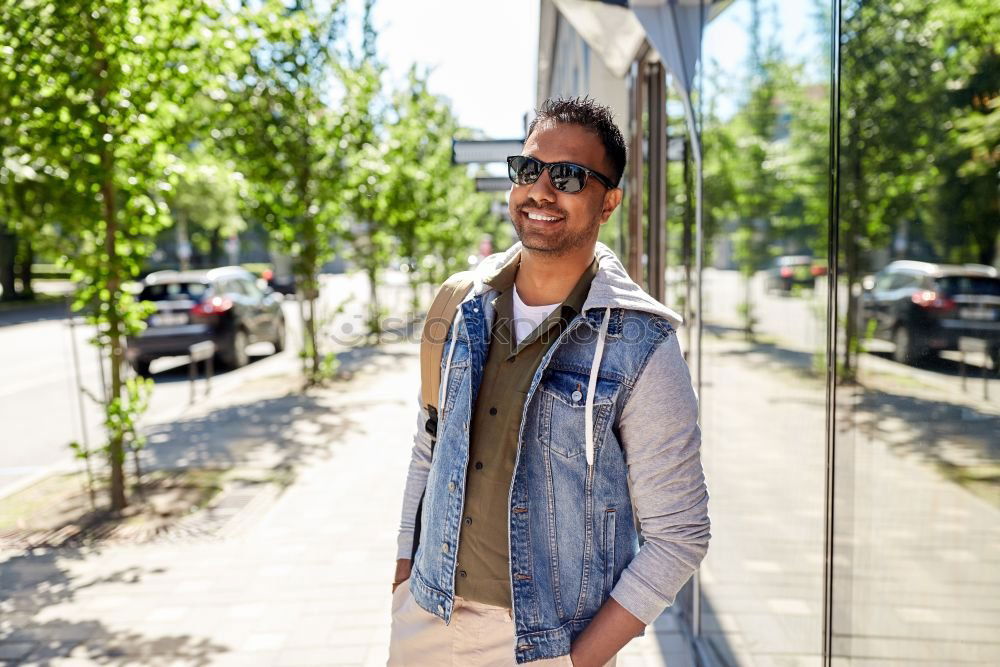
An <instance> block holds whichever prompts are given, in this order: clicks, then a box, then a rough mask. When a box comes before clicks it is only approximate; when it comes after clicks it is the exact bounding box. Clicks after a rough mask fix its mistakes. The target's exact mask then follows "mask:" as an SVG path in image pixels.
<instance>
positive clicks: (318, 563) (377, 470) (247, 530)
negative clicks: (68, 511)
mask: <svg viewBox="0 0 1000 667" xmlns="http://www.w3.org/2000/svg"><path fill="white" fill-rule="evenodd" d="M363 357H364V358H363V359H362V360H360V361H359V362H358V363H357V364H356V365H358V366H360V368H359V370H358V371H357V372H356V373H355V375H354V377H353V378H352V379H351V380H349V381H343V382H338V383H336V384H334V385H333V386H331V387H328V388H325V389H322V390H318V391H312V392H309V393H307V394H306V395H301V394H297V393H289V392H288V390H287V384H288V383H287V382H285V383H282V382H273V383H272V384H270V385H269V384H268V383H267V382H265V381H263V380H262V381H261V382H258V383H256V384H253V385H252V386H248V387H245V388H244V389H243V390H241V391H240V392H239V393H230V394H229V395H227V396H222V397H217V398H215V399H213V403H212V404H211V405H209V406H207V407H206V410H205V411H204V414H202V415H200V416H194V417H191V418H190V420H189V421H186V422H183V423H178V424H174V425H171V426H170V427H169V428H166V430H164V431H163V432H165V433H167V434H168V436H169V437H165V438H161V439H160V440H161V442H160V443H159V444H158V445H156V447H159V450H158V455H159V456H162V457H166V456H167V454H168V453H169V452H168V451H165V450H166V449H167V448H169V447H176V448H178V449H179V450H183V451H186V452H187V455H188V456H191V457H193V458H194V459H195V460H197V458H198V453H199V452H200V451H202V448H200V447H199V446H198V443H202V444H203V445H204V450H205V451H209V450H211V451H216V452H229V453H233V452H236V453H237V454H239V456H244V455H247V456H249V457H250V458H253V459H254V460H256V461H258V462H267V461H287V460H288V459H289V455H288V450H289V449H293V450H294V456H292V457H291V459H292V460H293V461H294V464H295V466H296V469H297V475H296V479H295V481H294V483H293V484H292V485H291V486H290V487H289V488H288V489H287V490H286V491H285V492H284V493H283V494H282V495H281V496H280V497H278V498H277V499H273V500H269V501H268V502H267V503H266V504H265V505H264V506H263V507H256V508H255V509H252V510H248V511H249V512H251V516H245V517H242V519H243V520H242V522H241V523H240V524H239V525H238V528H237V529H234V530H231V531H229V532H228V533H227V534H225V535H223V536H221V537H214V538H204V539H177V540H171V539H163V540H160V541H158V542H156V543H152V544H144V545H105V546H103V547H100V548H79V549H72V548H62V549H36V550H34V551H31V552H8V553H0V664H5V665H38V666H42V665H45V666H48V665H52V666H57V665H58V666H69V665H156V666H159V665H164V666H166V665H169V666H175V665H176V666H180V665H239V666H240V667H253V666H255V665H274V666H284V665H288V666H294V665H361V666H374V665H384V664H385V661H386V658H387V655H388V637H389V606H390V595H389V586H388V582H389V580H390V577H391V574H392V568H393V559H394V557H395V537H396V525H397V521H398V512H399V503H400V499H401V497H402V490H403V482H404V479H405V476H406V468H407V463H408V459H409V448H410V444H411V442H412V430H413V427H414V417H415V415H414V405H415V397H416V382H417V378H418V377H419V373H418V360H417V347H416V346H415V345H413V344H409V343H400V344H396V345H389V346H385V347H383V348H381V349H380V350H379V351H378V352H375V353H371V354H367V355H363ZM272 379H273V378H272ZM220 415H221V416H220ZM254 438H256V444H254V440H253V439H254ZM230 445H231V446H230ZM248 452H249V454H248ZM167 458H173V459H177V458H178V457H167ZM179 458H184V457H183V456H181V457H179ZM682 645H683V642H682V640H681V636H680V634H679V633H678V632H677V625H676V621H675V619H674V618H673V617H672V616H671V615H664V617H663V618H662V619H661V620H660V621H659V622H658V624H657V627H656V628H655V629H651V630H650V631H649V632H648V633H647V635H646V636H645V637H643V638H640V639H637V640H635V641H633V642H632V644H630V645H629V646H628V647H627V648H626V650H625V651H623V653H622V656H621V658H620V659H619V664H620V665H624V666H626V667H632V666H638V665H644V666H646V665H648V666H650V667H653V666H661V665H664V664H667V662H668V661H669V664H670V665H671V667H683V666H685V665H689V664H692V663H691V660H690V657H689V656H687V655H686V654H685V653H684V652H683V650H682V648H681V647H682Z"/></svg>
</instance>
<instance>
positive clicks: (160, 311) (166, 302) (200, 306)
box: [126, 266, 285, 375]
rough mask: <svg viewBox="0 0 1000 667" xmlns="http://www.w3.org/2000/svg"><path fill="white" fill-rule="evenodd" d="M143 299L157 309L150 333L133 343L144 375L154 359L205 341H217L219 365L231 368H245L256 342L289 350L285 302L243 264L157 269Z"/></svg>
mask: <svg viewBox="0 0 1000 667" xmlns="http://www.w3.org/2000/svg"><path fill="white" fill-rule="evenodd" d="M138 299H139V300H140V301H152V302H153V303H154V304H155V305H156V312H155V313H153V314H152V315H150V316H149V317H148V318H147V319H146V328H145V330H143V331H142V333H140V334H139V335H138V336H134V337H129V339H128V347H127V352H126V356H127V358H128V360H129V363H131V364H132V367H133V368H134V369H135V370H136V372H137V373H139V374H140V375H148V374H149V364H150V362H151V361H152V360H153V359H156V358H157V357H169V356H177V355H186V354H188V346H190V345H193V344H194V343H198V342H201V341H206V340H210V341H212V342H213V343H215V346H216V358H217V359H218V361H219V362H220V363H222V364H225V365H226V366H229V367H232V368H238V367H240V366H244V365H246V363H247V361H248V359H247V354H246V348H247V346H248V345H250V344H251V343H256V342H258V341H269V342H271V343H273V344H274V350H275V352H280V351H281V350H283V349H284V346H285V318H284V315H283V314H282V311H281V303H280V299H279V298H278V297H276V296H275V294H274V292H273V290H271V289H264V290H261V289H260V288H259V287H257V282H256V279H255V278H254V276H253V274H251V273H250V272H249V271H246V270H245V269H242V268H240V267H238V266H229V267H222V268H217V269H210V270H203V271H183V272H181V271H156V272H155V273H151V274H149V275H148V276H146V278H145V280H144V281H143V285H142V291H141V292H140V294H139V296H138Z"/></svg>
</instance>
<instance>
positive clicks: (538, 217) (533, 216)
mask: <svg viewBox="0 0 1000 667" xmlns="http://www.w3.org/2000/svg"><path fill="white" fill-rule="evenodd" d="M521 213H522V214H524V216H525V217H526V218H528V220H534V221H535V222H557V221H559V220H562V218H561V217H559V216H554V215H544V214H542V213H534V212H530V211H521Z"/></svg>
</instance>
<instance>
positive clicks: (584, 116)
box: [528, 97, 627, 185]
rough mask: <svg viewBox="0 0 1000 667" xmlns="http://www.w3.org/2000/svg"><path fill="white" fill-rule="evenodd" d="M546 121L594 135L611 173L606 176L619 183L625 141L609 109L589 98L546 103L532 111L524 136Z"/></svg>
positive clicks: (558, 98)
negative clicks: (601, 147)
mask: <svg viewBox="0 0 1000 667" xmlns="http://www.w3.org/2000/svg"><path fill="white" fill-rule="evenodd" d="M547 120H550V121H555V122H557V123H567V124H571V125H579V126H581V127H583V128H586V129H588V130H590V131H591V132H593V133H594V134H596V135H597V136H598V137H599V138H600V139H601V143H602V144H604V151H605V153H607V155H608V160H609V161H610V162H611V168H612V169H613V170H614V171H613V173H610V174H607V176H608V177H609V178H610V179H611V181H612V182H613V183H614V184H615V185H618V184H619V183H620V182H621V180H622V174H624V173H625V162H626V160H627V154H626V150H625V138H624V137H623V136H622V131H621V130H619V129H618V125H616V124H615V119H614V114H613V113H612V112H611V109H609V108H608V107H606V106H604V105H602V104H598V103H597V102H595V101H594V100H593V99H591V98H590V97H568V98H566V97H556V98H552V99H547V100H545V102H543V103H542V105H541V106H540V107H538V109H537V110H536V111H535V118H534V120H532V121H531V124H530V125H528V136H529V137H530V136H531V133H532V132H534V131H535V127H536V126H537V125H538V124H539V123H540V122H542V121H547Z"/></svg>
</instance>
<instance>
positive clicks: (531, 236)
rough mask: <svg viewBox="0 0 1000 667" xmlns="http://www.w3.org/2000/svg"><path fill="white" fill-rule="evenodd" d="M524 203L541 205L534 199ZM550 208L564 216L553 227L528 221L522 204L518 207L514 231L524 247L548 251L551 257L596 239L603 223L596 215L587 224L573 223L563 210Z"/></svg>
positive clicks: (531, 205)
mask: <svg viewBox="0 0 1000 667" xmlns="http://www.w3.org/2000/svg"><path fill="white" fill-rule="evenodd" d="M522 206H524V207H528V206H530V207H531V208H538V209H540V208H541V207H539V206H535V205H534V204H533V203H531V202H528V203H525V204H523V205H522ZM548 210H550V211H551V212H552V215H558V216H560V217H561V218H562V220H560V221H559V222H557V223H554V224H553V225H552V228H551V229H547V228H545V227H540V226H536V225H534V224H532V223H527V224H526V223H525V222H524V221H523V218H522V216H523V215H524V213H522V212H521V207H519V208H518V210H517V213H516V214H515V215H512V216H511V223H512V224H513V225H514V231H515V233H517V238H518V240H520V241H521V245H522V246H523V247H524V248H526V249H528V250H532V251H535V252H541V253H545V254H546V255H548V256H550V257H560V256H563V255H567V254H570V253H572V252H574V251H576V250H579V249H581V248H586V247H588V246H592V245H593V244H594V242H595V241H596V240H597V235H598V232H599V230H600V227H601V225H600V222H599V219H598V218H594V219H593V220H591V221H590V222H589V223H588V224H584V225H578V224H577V225H574V224H571V223H570V219H569V217H568V216H567V215H566V213H565V212H564V211H561V210H558V209H548ZM542 224H547V223H542Z"/></svg>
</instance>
